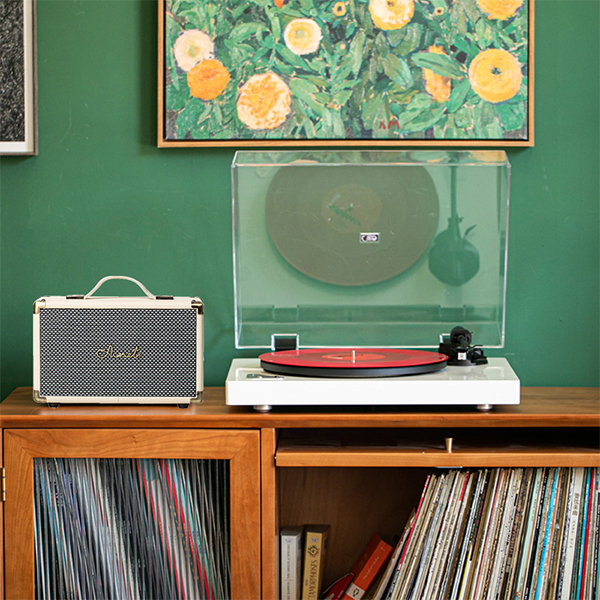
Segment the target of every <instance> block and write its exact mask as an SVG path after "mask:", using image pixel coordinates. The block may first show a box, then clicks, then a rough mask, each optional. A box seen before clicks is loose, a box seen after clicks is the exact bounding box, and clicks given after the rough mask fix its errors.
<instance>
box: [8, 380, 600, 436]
mask: <svg viewBox="0 0 600 600" xmlns="http://www.w3.org/2000/svg"><path fill="white" fill-rule="evenodd" d="M0 427H2V428H12V427H56V428H72V427H118V428H130V427H153V428H154V427H156V428H158V427H161V428H165V427H168V428H198V427H207V428H231V427H232V428H255V429H256V428H309V427H310V428H318V427H333V428H344V427H346V428H350V427H407V428H409V427H600V388H566V387H562V388H558V387H525V388H521V403H520V404H519V405H507V406H496V407H494V409H493V410H491V411H490V412H480V411H478V410H477V409H476V408H475V407H440V406H436V407H404V406H403V407H393V408H382V407H379V406H378V407H372V408H369V407H348V408H345V409H343V410H340V408H339V407H323V408H320V409H315V408H314V407H311V408H309V409H307V408H298V407H274V408H273V410H272V411H271V412H270V413H266V414H262V413H258V412H256V411H254V410H253V409H252V408H250V407H236V406H228V405H226V404H225V390H224V388H222V387H212V388H207V389H206V390H205V391H204V401H203V402H202V403H192V404H190V406H189V407H188V408H178V407H177V406H150V405H93V404H86V405H64V406H59V407H56V408H50V407H48V406H44V405H39V404H36V403H35V402H33V400H32V388H29V387H20V388H17V389H16V390H15V391H14V392H12V393H11V394H10V395H9V396H8V397H7V398H6V399H5V400H4V401H3V402H2V403H1V404H0Z"/></svg>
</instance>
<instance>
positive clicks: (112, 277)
mask: <svg viewBox="0 0 600 600" xmlns="http://www.w3.org/2000/svg"><path fill="white" fill-rule="evenodd" d="M110 279H125V280H126V281H131V282H132V283H135V284H136V285H137V286H138V287H139V288H140V289H141V290H142V292H144V294H146V296H148V298H155V296H154V294H152V293H150V292H149V291H148V289H147V288H146V287H145V286H144V285H142V284H141V283H140V282H139V281H138V280H137V279H134V278H133V277H127V276H126V275H108V276H106V277H103V278H102V279H101V280H100V281H99V282H98V283H97V284H96V285H95V286H94V287H93V288H92V289H91V290H90V291H89V292H88V293H87V294H86V295H85V296H84V298H89V297H91V296H92V294H93V293H94V292H96V291H97V290H98V288H99V287H100V286H101V285H102V284H104V283H106V282H107V281H108V280H110Z"/></svg>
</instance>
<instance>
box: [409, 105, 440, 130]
mask: <svg viewBox="0 0 600 600" xmlns="http://www.w3.org/2000/svg"><path fill="white" fill-rule="evenodd" d="M445 111H446V107H445V106H440V107H438V108H436V109H434V110H432V111H429V112H425V111H424V112H422V113H421V114H419V115H418V116H415V118H413V119H411V120H410V121H409V122H408V123H407V124H406V125H405V129H404V132H405V133H413V132H415V131H427V129H429V128H430V127H433V126H434V125H435V124H436V123H437V122H438V121H439V120H440V119H441V118H442V116H443V115H444V113H445Z"/></svg>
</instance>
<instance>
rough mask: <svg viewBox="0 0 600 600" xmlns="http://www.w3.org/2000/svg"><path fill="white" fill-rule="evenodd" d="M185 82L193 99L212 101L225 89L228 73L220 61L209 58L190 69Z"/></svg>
mask: <svg viewBox="0 0 600 600" xmlns="http://www.w3.org/2000/svg"><path fill="white" fill-rule="evenodd" d="M187 81H188V85H189V86H190V93H191V94H192V96H194V98H200V99H201V100H213V99H214V98H216V97H217V96H220V95H221V94H222V93H223V90H224V89H225V88H226V87H227V84H228V83H229V71H228V70H227V68H226V67H225V66H224V65H223V63H222V62H221V61H220V60H217V59H216V58H209V59H207V60H203V61H202V62H199V63H198V64H197V65H195V66H194V67H192V69H191V70H190V71H189V72H188V74H187Z"/></svg>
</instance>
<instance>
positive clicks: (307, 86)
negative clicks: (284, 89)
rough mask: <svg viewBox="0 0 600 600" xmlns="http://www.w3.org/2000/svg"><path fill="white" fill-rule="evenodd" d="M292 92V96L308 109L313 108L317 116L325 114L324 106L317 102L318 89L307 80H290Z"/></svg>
mask: <svg viewBox="0 0 600 600" xmlns="http://www.w3.org/2000/svg"><path fill="white" fill-rule="evenodd" d="M290 90H291V91H292V94H293V95H294V96H295V97H296V98H297V99H298V100H299V101H300V102H302V103H303V104H305V105H306V106H307V107H308V108H311V109H312V110H313V111H314V112H316V113H317V114H321V113H322V112H323V105H322V104H320V103H319V102H317V100H316V99H315V94H316V93H317V92H318V89H317V87H316V86H315V85H314V84H313V83H311V82H310V81H306V79H301V78H296V79H292V80H290Z"/></svg>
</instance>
